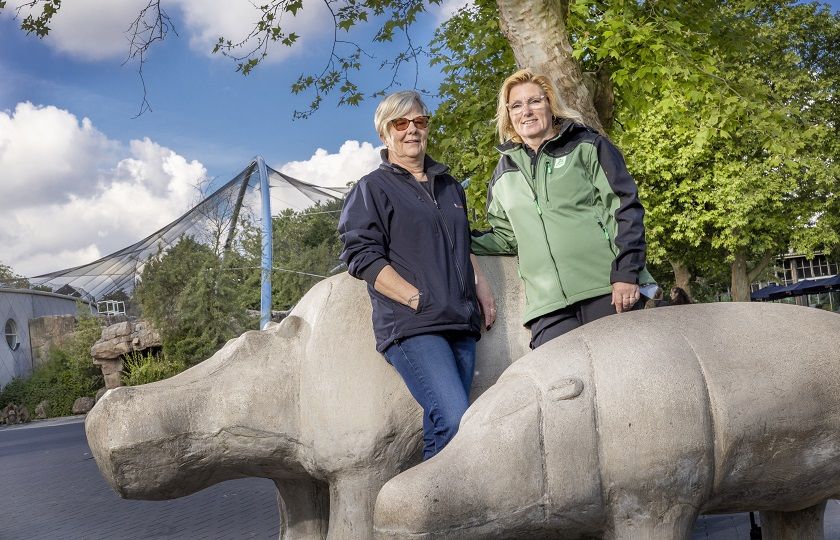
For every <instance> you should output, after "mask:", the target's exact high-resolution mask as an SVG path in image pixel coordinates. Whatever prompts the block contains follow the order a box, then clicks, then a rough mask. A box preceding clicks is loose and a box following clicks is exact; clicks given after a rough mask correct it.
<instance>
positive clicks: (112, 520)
mask: <svg viewBox="0 0 840 540" xmlns="http://www.w3.org/2000/svg"><path fill="white" fill-rule="evenodd" d="M0 493H2V495H3V496H2V499H0V500H2V503H3V512H2V517H0V540H24V539H25V540H100V539H102V540H104V539H108V540H141V539H156V538H162V539H165V538H170V539H184V540H192V539H202V540H217V539H218V540H228V539H230V540H238V539H245V538H259V539H270V540H276V539H277V537H278V536H279V527H280V525H279V516H278V512H277V503H276V498H275V491H274V484H273V483H272V482H271V481H269V480H266V479H261V478H244V479H240V480H230V481H227V482H223V483H221V484H217V485H215V486H213V487H210V488H208V489H205V490H203V491H200V492H198V493H195V494H193V495H190V496H188V497H182V498H180V499H176V500H173V501H128V500H123V499H120V498H119V497H118V496H117V495H116V494H115V493H114V492H113V491H112V490H111V488H110V487H109V486H108V485H107V484H106V483H105V480H104V479H103V478H102V476H101V475H100V474H99V469H97V467H96V463H95V462H94V460H93V458H92V457H91V455H90V449H89V448H88V445H87V440H86V439H85V435H84V424H83V423H82V418H81V417H73V418H66V419H58V420H47V421H40V422H33V423H31V424H25V425H22V426H11V427H2V428H0ZM749 530H750V522H749V515H748V514H731V515H722V516H701V517H700V519H698V520H697V523H696V524H695V526H694V534H693V539H692V540H700V539H710V540H748V539H749V537H750V534H749ZM825 531H826V536H825V537H826V539H827V540H840V502H838V501H829V507H828V509H827V511H826V527H825ZM360 540H363V539H360Z"/></svg>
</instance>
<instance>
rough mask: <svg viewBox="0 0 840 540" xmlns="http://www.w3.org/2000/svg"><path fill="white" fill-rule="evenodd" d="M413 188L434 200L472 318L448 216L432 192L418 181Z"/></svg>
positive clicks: (468, 313)
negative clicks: (444, 215) (445, 215)
mask: <svg viewBox="0 0 840 540" xmlns="http://www.w3.org/2000/svg"><path fill="white" fill-rule="evenodd" d="M406 181H407V182H408V183H409V184H411V181H410V180H407V179H406ZM412 189H414V190H415V191H421V192H422V193H423V194H425V195H426V197H428V198H429V200H430V201H431V202H432V204H433V205H434V207H435V209H437V212H436V215H437V217H438V219H439V225H440V226H441V228H443V232H444V234H446V239H447V240H448V241H449V248H450V250H451V251H452V255H453V257H452V262H453V263H455V273H456V274H458V283H459V284H460V285H461V297H462V298H463V299H464V303H465V304H466V305H467V315H468V318H471V317H472V312H473V308H472V304H471V303H470V302H469V301H467V286H466V281H465V279H464V275H463V271H462V270H461V265H459V264H458V256H457V254H456V253H455V242H454V241H453V240H452V235H451V234H449V227H448V226H447V223H446V218H445V217H443V212H442V211H441V209H440V204H438V202H437V199H435V198H434V196H432V194H430V193H429V192H428V191H426V190H425V189H423V188H422V187H420V186H418V185H417V183H416V182H414V183H413V184H412Z"/></svg>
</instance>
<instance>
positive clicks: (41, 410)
mask: <svg viewBox="0 0 840 540" xmlns="http://www.w3.org/2000/svg"><path fill="white" fill-rule="evenodd" d="M49 408H50V402H49V401H47V400H46V399H45V400H43V401H41V402H40V403H38V404H37V405H36V406H35V418H38V419H43V418H46V417H47V411H49Z"/></svg>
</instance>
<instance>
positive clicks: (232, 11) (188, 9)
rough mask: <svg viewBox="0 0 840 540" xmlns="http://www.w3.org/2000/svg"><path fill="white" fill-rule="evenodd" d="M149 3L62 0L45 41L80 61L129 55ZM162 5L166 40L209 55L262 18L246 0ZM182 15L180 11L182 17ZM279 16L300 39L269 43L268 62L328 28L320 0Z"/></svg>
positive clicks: (196, 0)
mask: <svg viewBox="0 0 840 540" xmlns="http://www.w3.org/2000/svg"><path fill="white" fill-rule="evenodd" d="M24 3H25V2H24V1H23V0H17V1H16V2H15V1H13V2H11V3H10V4H9V7H8V8H7V9H6V10H5V12H10V13H13V12H14V9H15V8H16V7H17V6H19V5H22V4H24ZM147 4H148V1H147V0H118V1H110V2H103V1H102V0H73V1H72V2H64V3H62V5H61V10H60V11H59V12H58V14H57V15H56V16H55V17H54V18H53V20H52V21H51V23H50V28H51V30H50V35H49V37H48V38H47V39H45V40H44V43H45V44H46V45H47V46H49V47H52V48H53V49H56V50H58V51H59V52H62V53H65V54H69V55H71V56H73V57H75V58H80V59H83V60H93V61H96V60H104V59H112V58H116V59H124V58H126V57H127V56H128V53H129V41H130V39H131V36H130V34H129V33H127V31H128V30H129V27H130V26H131V24H132V23H133V22H134V20H135V19H136V18H137V16H138V14H140V12H141V10H142V9H143V8H144V7H146V5H147ZM164 7H165V8H166V7H168V8H170V11H169V12H168V15H169V16H170V17H172V23H173V24H174V28H175V29H176V30H178V33H179V35H180V38H179V37H178V36H176V35H175V34H174V33H170V34H169V35H168V36H167V39H184V38H186V39H188V40H189V43H190V46H191V47H192V48H193V49H195V50H197V51H199V52H201V53H203V54H207V55H211V51H212V49H213V46H214V45H215V44H216V42H217V41H218V39H219V37H221V36H224V37H225V38H226V39H230V40H232V41H233V42H237V41H239V40H242V39H244V38H245V37H246V36H247V35H248V34H249V32H251V30H253V28H254V26H255V25H256V23H257V22H258V21H259V19H260V12H259V10H258V9H257V8H256V7H255V4H254V3H253V2H250V1H248V0H238V1H236V2H230V1H229V0H172V1H171V2H169V3H168V4H165V5H164ZM174 7H177V8H180V10H181V13H177V12H175V11H174V10H172V8H174ZM28 13H29V11H28V8H24V9H23V11H22V12H21V17H25V16H26V15H27V14H28ZM36 13H37V10H36ZM180 14H183V20H181V19H180V17H179V15H180ZM154 16H156V14H155V13H150V15H149V16H147V17H146V19H147V21H149V22H153V19H152V17H154ZM281 17H282V18H281V19H280V20H281V21H282V23H283V24H282V26H283V29H284V31H286V33H289V32H292V31H294V32H295V33H297V34H298V35H299V36H300V39H299V40H298V42H297V43H296V44H295V46H294V47H291V48H290V47H286V46H284V45H281V44H276V43H273V44H272V45H271V47H270V51H271V52H270V55H269V57H268V58H267V59H266V60H267V61H269V62H277V61H281V60H282V59H284V58H286V57H288V56H289V55H290V54H295V53H299V52H301V51H303V50H305V48H306V45H307V43H314V42H316V40H319V39H322V38H323V36H324V34H325V33H326V31H327V30H331V28H332V27H331V26H330V25H331V24H332V18H331V16H330V14H329V11H327V8H326V6H325V5H324V3H323V2H321V1H320V0H305V1H304V8H303V9H301V10H300V11H298V15H297V16H294V17H293V16H292V15H291V14H290V13H286V14H282V15H281ZM246 52H247V51H246ZM212 56H216V55H212Z"/></svg>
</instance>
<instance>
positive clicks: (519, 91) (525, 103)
mask: <svg viewBox="0 0 840 540" xmlns="http://www.w3.org/2000/svg"><path fill="white" fill-rule="evenodd" d="M544 96H545V92H543V90H542V88H541V87H540V85H538V84H536V83H532V82H525V83H522V84H517V85H516V86H513V87H512V88H511V89H510V93H509V94H508V100H507V102H508V114H509V115H510V121H511V123H512V124H513V130H514V131H516V134H517V135H519V136H520V137H521V138H522V141H523V142H524V143H525V144H527V145H528V146H530V147H532V148H534V149H537V148H538V147H539V146H540V144H541V143H542V142H543V141H545V140H547V139H550V138H551V137H553V136H554V133H555V130H554V122H553V119H552V116H551V107H550V106H549V103H548V99H547V98H546V97H544ZM540 98H542V100H541V101H540Z"/></svg>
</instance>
